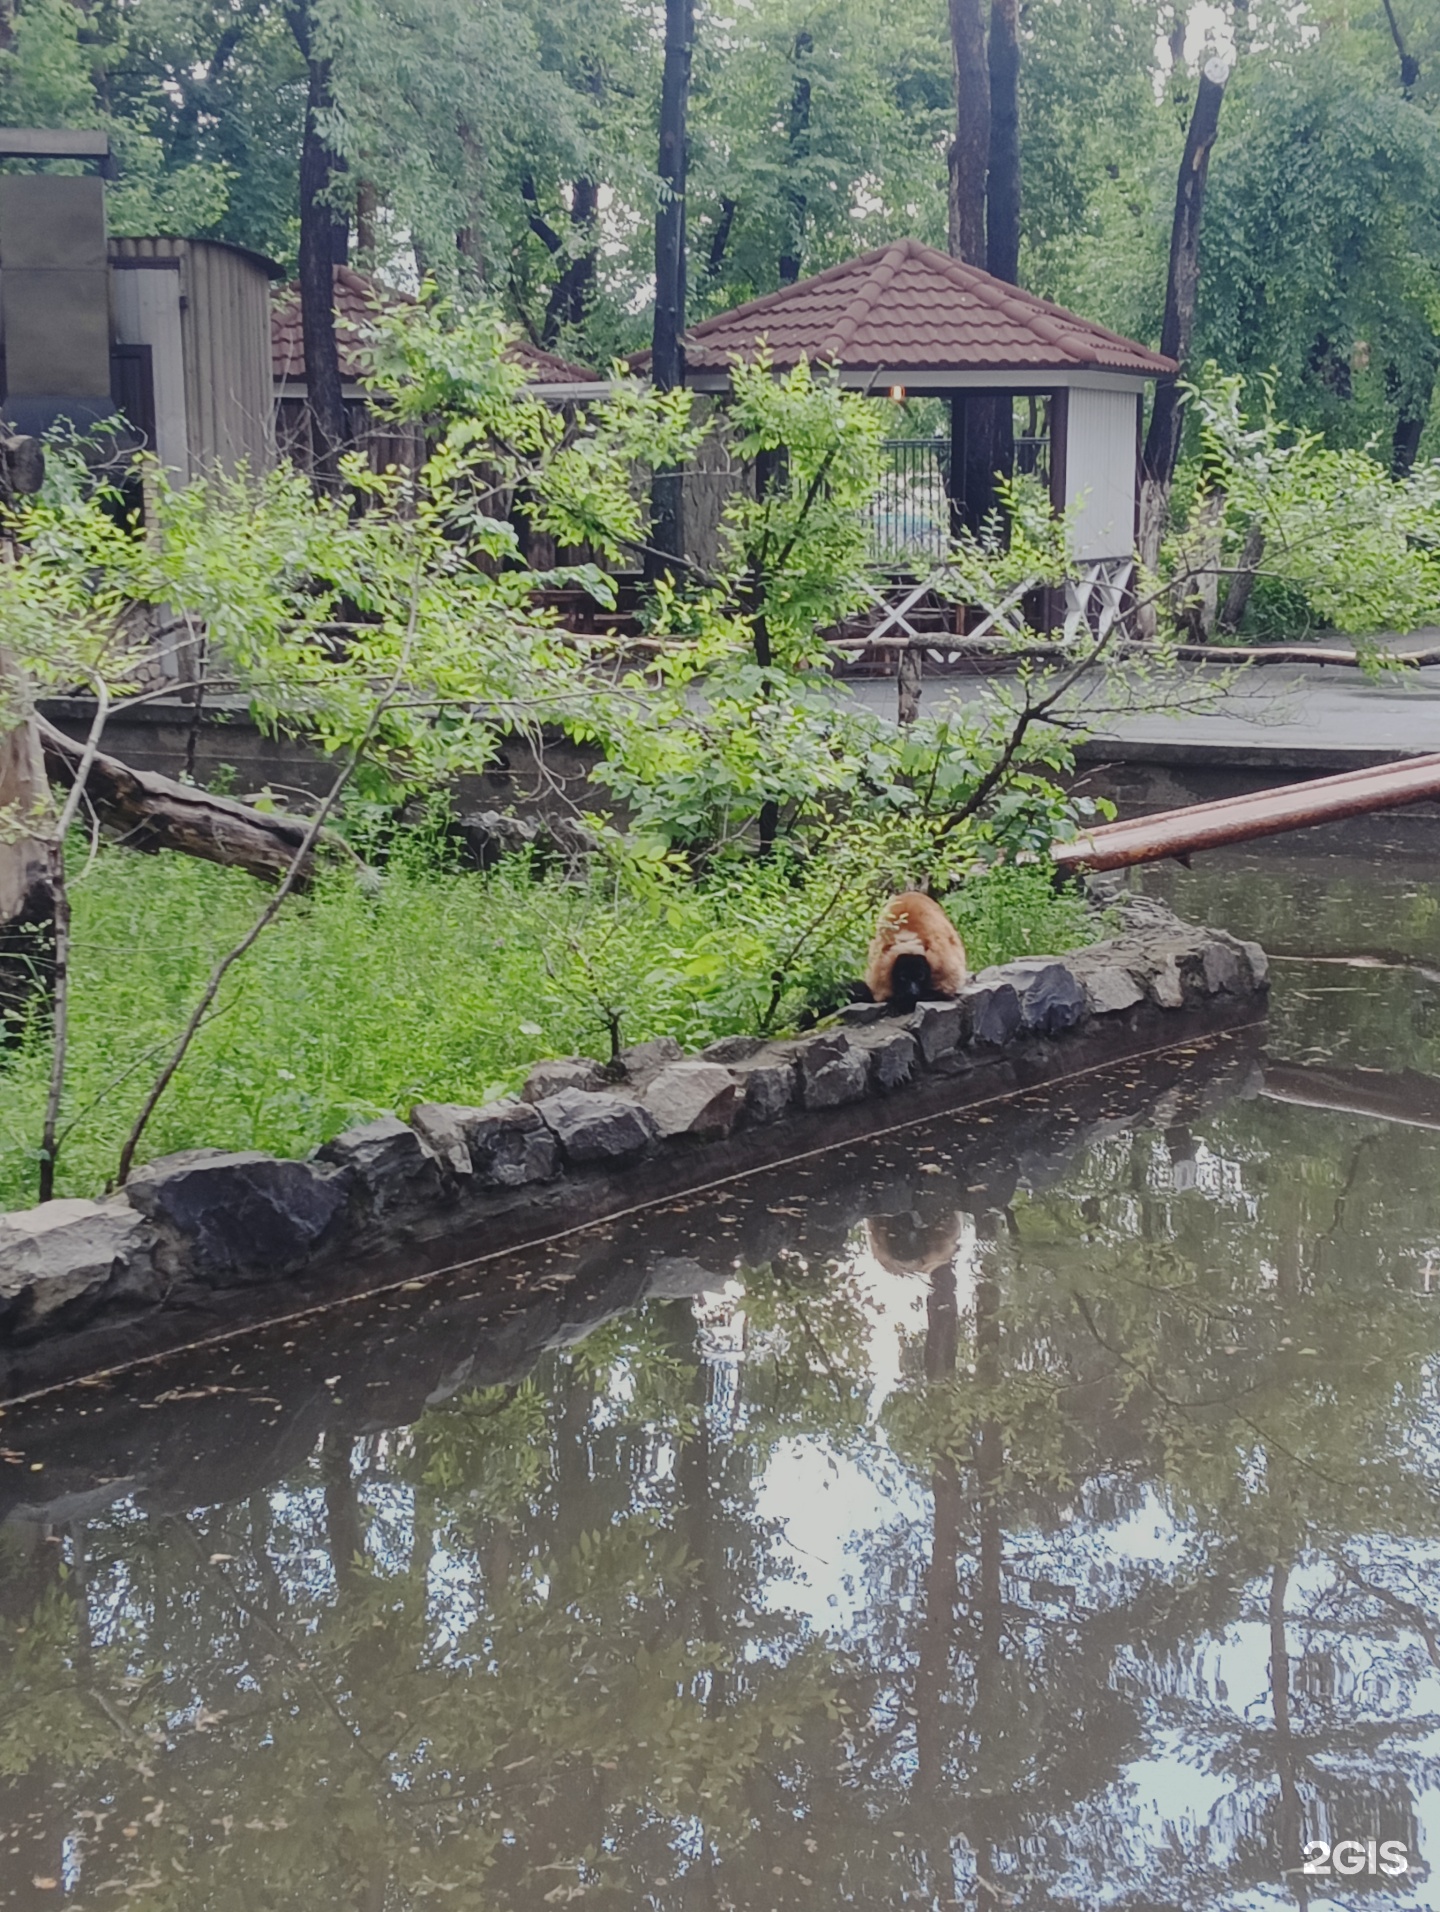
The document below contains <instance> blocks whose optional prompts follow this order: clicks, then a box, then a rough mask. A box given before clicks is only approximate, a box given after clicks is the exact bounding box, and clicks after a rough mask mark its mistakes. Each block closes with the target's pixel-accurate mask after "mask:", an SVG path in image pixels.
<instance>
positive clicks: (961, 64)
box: [950, 0, 990, 266]
mask: <svg viewBox="0 0 1440 1912" xmlns="http://www.w3.org/2000/svg"><path fill="white" fill-rule="evenodd" d="M950 50H951V52H952V54H953V55H954V59H955V138H954V140H953V141H952V142H951V146H950V256H951V258H952V259H965V260H967V261H968V262H969V263H970V264H971V265H975V266H983V265H984V263H985V180H986V175H987V173H988V171H989V168H990V69H989V65H988V63H987V59H986V53H985V22H984V20H983V19H982V17H981V13H980V0H950Z"/></svg>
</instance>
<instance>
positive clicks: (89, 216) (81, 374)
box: [0, 174, 110, 433]
mask: <svg viewBox="0 0 1440 1912" xmlns="http://www.w3.org/2000/svg"><path fill="white" fill-rule="evenodd" d="M0 325H3V332H4V345H5V381H6V400H5V413H6V416H7V417H8V418H9V419H10V420H11V422H12V423H13V424H14V425H15V426H16V427H17V428H18V429H19V430H21V431H25V432H35V433H39V432H43V431H45V430H46V429H48V427H49V426H50V425H52V424H53V423H54V422H55V420H56V419H57V418H59V417H62V416H63V417H68V418H69V419H71V420H72V422H73V423H74V424H76V425H77V426H81V427H84V426H85V425H88V424H91V423H93V422H94V421H95V420H96V419H99V418H103V417H105V416H107V415H108V413H109V411H110V306H109V289H108V282H107V277H106V269H105V188H104V185H103V184H102V182H101V181H100V180H98V179H65V178H55V177H51V176H49V175H40V176H33V175H25V174H18V175H15V176H13V177H9V178H4V179H0Z"/></svg>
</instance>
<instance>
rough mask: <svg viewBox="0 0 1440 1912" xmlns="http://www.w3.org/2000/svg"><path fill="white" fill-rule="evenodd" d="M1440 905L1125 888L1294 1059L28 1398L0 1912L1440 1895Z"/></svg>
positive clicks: (808, 1173)
mask: <svg viewBox="0 0 1440 1912" xmlns="http://www.w3.org/2000/svg"><path fill="white" fill-rule="evenodd" d="M1382 852H1383V853H1382ZM1437 873H1440V857H1436V856H1432V855H1431V853H1430V850H1429V845H1428V840H1427V839H1426V838H1425V837H1424V836H1420V835H1417V833H1416V832H1415V831H1414V830H1413V829H1412V830H1410V831H1409V833H1408V834H1407V833H1406V832H1405V831H1404V830H1401V829H1399V827H1398V826H1397V827H1396V831H1395V832H1394V833H1393V834H1392V835H1391V836H1389V837H1386V836H1385V835H1384V834H1383V833H1375V832H1371V833H1369V834H1365V833H1361V834H1359V835H1358V836H1357V837H1356V838H1355V839H1354V840H1353V841H1352V842H1351V843H1350V846H1349V848H1348V849H1345V848H1343V846H1342V851H1341V852H1339V853H1335V854H1331V855H1320V854H1318V853H1316V852H1315V851H1314V850H1312V848H1311V847H1310V846H1308V845H1306V844H1304V843H1296V844H1294V845H1292V846H1291V847H1290V848H1289V849H1287V850H1285V851H1283V852H1280V851H1276V850H1273V849H1272V850H1270V851H1267V852H1261V853H1258V854H1256V855H1254V856H1237V857H1235V858H1232V859H1228V860H1222V859H1219V858H1216V859H1212V860H1210V861H1209V862H1207V863H1206V864H1205V866H1204V867H1203V868H1200V867H1197V869H1196V870H1195V871H1194V872H1193V873H1191V874H1188V875H1185V874H1177V875H1174V876H1169V875H1167V876H1165V877H1163V878H1160V879H1155V878H1151V879H1149V880H1150V882H1151V883H1152V886H1162V885H1163V887H1165V888H1166V889H1167V890H1169V891H1170V893H1171V894H1173V895H1174V896H1175V897H1176V899H1177V901H1178V902H1179V903H1180V904H1181V906H1182V907H1183V908H1185V909H1187V910H1189V911H1190V912H1192V913H1193V914H1195V915H1208V916H1209V917H1210V919H1211V920H1213V921H1217V922H1226V923H1228V924H1230V925H1231V926H1232V927H1235V928H1237V929H1241V930H1244V931H1247V932H1250V933H1258V934H1260V935H1262V937H1263V938H1264V939H1265V940H1266V941H1267V942H1268V943H1269V944H1270V945H1271V946H1272V947H1273V948H1275V949H1277V950H1279V951H1282V952H1285V953H1286V954H1287V955H1288V956H1293V957H1296V958H1305V959H1307V960H1293V961H1292V960H1284V961H1281V962H1278V963H1277V965H1276V979H1277V986H1276V994H1275V1002H1274V1008H1273V1013H1272V1017H1271V1021H1270V1026H1269V1028H1268V1029H1265V1030H1261V1031H1258V1032H1254V1033H1252V1034H1249V1035H1240V1036H1236V1037H1232V1038H1227V1039H1226V1040H1224V1041H1223V1042H1220V1043H1217V1044H1215V1045H1213V1046H1210V1047H1202V1048H1200V1049H1198V1050H1196V1051H1194V1052H1192V1053H1190V1054H1188V1055H1185V1056H1181V1057H1178V1058H1172V1059H1170V1060H1169V1061H1167V1062H1166V1063H1165V1064H1164V1065H1162V1066H1159V1067H1156V1068H1154V1069H1151V1070H1149V1071H1142V1070H1139V1069H1130V1070H1127V1071H1123V1072H1120V1073H1119V1074H1117V1075H1116V1076H1114V1077H1111V1078H1109V1079H1107V1080H1105V1081H1092V1082H1090V1083H1087V1084H1081V1085H1077V1086H1076V1087H1075V1088H1074V1089H1073V1091H1072V1092H1071V1093H1069V1094H1068V1095H1067V1096H1066V1097H1065V1099H1064V1102H1063V1105H1059V1104H1057V1103H1054V1102H1051V1103H1049V1104H1047V1103H1046V1102H1045V1101H1044V1100H1032V1101H1029V1102H1027V1103H1026V1104H1024V1105H1023V1106H1022V1107H1021V1108H1019V1109H1017V1110H1016V1111H1015V1112H1014V1113H1013V1115H1012V1116H1008V1117H1007V1118H1006V1119H1005V1120H1004V1121H1003V1122H1001V1121H996V1120H993V1119H990V1120H987V1119H985V1118H983V1117H981V1118H969V1119H957V1120H952V1121H948V1122H944V1121H942V1122H935V1123H932V1124H930V1125H928V1126H927V1127H926V1128H925V1129H923V1130H916V1131H913V1132H910V1133H909V1134H907V1135H904V1136H896V1137H892V1138H890V1139H888V1140H886V1141H885V1142H883V1143H880V1144H877V1145H875V1146H873V1147H871V1148H870V1149H868V1150H865V1151H851V1152H849V1153H847V1154H845V1155H840V1156H834V1157H830V1158H823V1159H820V1160H816V1161H813V1162H811V1163H809V1164H808V1165H806V1167H805V1169H804V1170H803V1171H802V1172H795V1173H792V1174H790V1175H788V1176H770V1177H766V1178H763V1179H761V1180H757V1181H756V1182H755V1183H754V1184H753V1185H747V1186H744V1187H741V1188H738V1189H736V1190H733V1191H731V1192H730V1193H729V1194H728V1195H726V1196H724V1197H723V1198H720V1199H707V1200H705V1201H697V1202H693V1203H688V1204H681V1205H679V1206H678V1207H677V1208H676V1209H674V1210H672V1211H670V1212H668V1213H666V1214H663V1215H660V1216H655V1217H651V1218H647V1219H646V1220H645V1222H644V1224H643V1225H629V1226H619V1225H617V1226H616V1227H613V1228H608V1229H605V1230H603V1231H599V1232H597V1233H596V1234H595V1235H594V1236H593V1237H590V1238H584V1239H580V1240H576V1241H573V1242H571V1243H569V1244H567V1245H566V1246H565V1247H564V1248H563V1249H557V1250H555V1251H553V1252H552V1253H550V1254H548V1255H547V1256H545V1257H541V1258H536V1259H535V1260H533V1261H531V1262H530V1263H528V1264H521V1263H519V1262H517V1263H515V1264H514V1265H513V1268H512V1269H511V1271H510V1274H511V1276H512V1278H510V1279H507V1280H506V1281H505V1282H504V1284H503V1285H500V1286H497V1285H496V1283H495V1281H494V1279H493V1278H492V1279H491V1280H490V1281H489V1282H488V1283H487V1285H486V1287H485V1288H484V1290H483V1291H482V1292H481V1293H478V1294H472V1293H470V1292H468V1291H467V1288H466V1285H465V1283H464V1282H462V1281H456V1280H449V1281H440V1282H436V1283H433V1284H431V1285H430V1286H428V1287H426V1288H424V1289H417V1290H415V1291H413V1292H410V1293H401V1294H397V1295H395V1296H392V1297H390V1298H388V1299H387V1300H386V1301H385V1302H384V1303H383V1304H371V1305H369V1306H367V1307H365V1308H357V1309H350V1310H346V1311H343V1312H341V1313H338V1314H336V1315H334V1316H332V1317H329V1318H328V1319H326V1320H325V1321H324V1322H323V1323H320V1324H311V1325H310V1326H308V1327H305V1328H303V1329H302V1328H299V1327H296V1328H292V1329H290V1330H288V1331H278V1332H272V1333H270V1334H269V1335H266V1336H260V1337H256V1338H254V1339H252V1340H249V1341H246V1342H244V1343H240V1344H236V1345H235V1346H234V1347H232V1348H231V1349H229V1350H227V1351H225V1352H224V1353H223V1354H220V1355H215V1356H209V1357H206V1358H205V1360H204V1362H203V1363H202V1362H199V1361H197V1360H196V1359H195V1358H194V1357H192V1358H190V1359H189V1360H188V1361H180V1360H175V1361H172V1362H170V1363H168V1364H166V1365H162V1366H160V1367H158V1368H155V1369H153V1370H149V1371H147V1372H145V1373H144V1374H142V1375H138V1376H135V1377H132V1378H131V1379H129V1380H128V1381H125V1382H123V1383H114V1384H111V1385H108V1386H105V1387H99V1388H88V1389H83V1388H82V1389H74V1390H71V1391H70V1392H69V1393H68V1394H65V1395H63V1396H59V1397H56V1398H54V1399H52V1400H50V1401H49V1402H46V1403H41V1404H37V1405H35V1406H33V1407H29V1408H19V1409H12V1410H11V1411H10V1412H9V1413H8V1414H6V1415H5V1416H4V1417H3V1418H0V1450H3V1451H0V1522H3V1524H0V1833H3V1837H0V1905H3V1906H7V1907H9V1906H24V1907H49V1906H56V1905H58V1904H61V1903H71V1904H77V1905H83V1906H87V1907H88V1906H94V1907H98V1908H106V1907H112V1906H123V1905H127V1904H131V1905H134V1904H138V1905H141V1906H145V1907H156V1908H171V1907H173V1908H176V1909H177V1912H180V1909H181V1908H183V1909H184V1912H210V1909H211V1908H214V1909H215V1912H221V1909H222V1908H223V1909H224V1912H230V1909H231V1908H234V1912H268V1909H269V1908H275V1909H276V1912H280V1909H281V1908H283V1909H284V1912H292V1909H293V1912H300V1909H301V1908H303V1909H304V1912H312V1909H314V1912H318V1909H319V1908H327V1909H328V1908H332V1907H334V1908H356V1909H357V1912H358V1909H361V1908H363V1909H365V1912H399V1909H400V1908H406V1909H407V1912H408V1908H412V1907H414V1908H428V1907H431V1906H438V1907H455V1908H461V1907H463V1908H476V1909H477V1912H478V1909H479V1908H485V1909H486V1912H492V1909H494V1912H503V1909H506V1908H512V1907H525V1908H531V1907H536V1908H538V1907H542V1906H547V1905H551V1906H554V1905H558V1906H564V1905H585V1906H594V1907H597V1908H605V1909H606V1912H611V1908H614V1909H615V1912H618V1909H619V1908H622V1907H624V1908H630V1907H635V1906H641V1907H655V1908H665V1909H666V1912H670V1909H671V1908H674V1909H675V1912H680V1909H681V1908H684V1909H685V1912H689V1908H701V1907H704V1908H707V1909H709V1908H714V1909H715V1912H723V1909H724V1908H729V1907H734V1908H745V1909H746V1912H762V1909H764V1912H779V1909H780V1908H786V1909H788V1908H791V1907H795V1908H800V1907H804V1908H806V1909H807V1912H810V1909H812V1908H818V1907H829V1906H857V1907H867V1908H868V1907H874V1908H895V1907H936V1908H940V1907H951V1906H956V1905H959V1906H967V1907H980V1908H986V1912H995V1909H997V1908H1002V1907H1007V1906H1015V1907H1021V1908H1026V1909H1027V1912H1028V1909H1034V1912H1039V1909H1040V1908H1058V1907H1077V1908H1078V1907H1110V1906H1115V1907H1125V1908H1135V1909H1137V1912H1138V1909H1139V1908H1152V1907H1153V1908H1158V1907H1167V1908H1169V1907H1174V1908H1177V1909H1178V1908H1185V1912H1192V1909H1194V1908H1210V1907H1217V1908H1218V1907H1227V1908H1228V1907H1235V1908H1240V1907H1247V1908H1248V1907H1260V1906H1268V1905H1272V1904H1284V1903H1289V1902H1294V1903H1297V1904H1302V1905H1304V1904H1310V1905H1316V1904H1321V1903H1329V1904H1335V1905H1343V1906H1354V1905H1358V1904H1360V1903H1361V1902H1362V1901H1366V1900H1371V1899H1374V1900H1383V1902H1384V1903H1386V1904H1390V1905H1394V1906H1397V1907H1398V1906H1407V1907H1432V1906H1435V1905H1436V1904H1440V1895H1437V1893H1436V1889H1435V1888H1434V1887H1433V1886H1432V1883H1431V1871H1432V1867H1434V1866H1435V1864H1436V1862H1437V1858H1440V1404H1437V1387H1436V1378H1435V1377H1436V1373H1437V1355H1440V1299H1437V1297H1436V1295H1435V1293H1434V1292H1433V1291H1434V1290H1435V1288H1436V1286H1437V1269H1440V1194H1437V1171H1440V1132H1437V1130H1440V1091H1437V1090H1436V1089H1435V1088H1434V1086H1433V1085H1432V1084H1431V1082H1430V1081H1429V1079H1428V1078H1429V1077H1431V1076H1436V1075H1440V924H1437V920H1436V912H1437V896H1440V891H1437V888H1436V877H1437ZM1355 955H1360V956H1364V957H1368V958H1372V959H1373V962H1372V963H1371V964H1370V965H1369V966H1367V967H1362V968H1356V967H1353V966H1350V965H1348V964H1341V963H1336V962H1331V961H1316V960H1313V959H1314V958H1317V957H1334V956H1346V957H1353V956H1355ZM1381 965H1383V966H1381ZM1267 1066H1268V1067H1269V1070H1270V1076H1269V1092H1268V1093H1267V1092H1265V1084H1266V1075H1265V1070H1266V1067H1267ZM1317 1104H1324V1105H1328V1106H1316V1105H1317ZM990 1113H991V1114H992V1115H993V1112H990ZM1426 1123H1434V1124H1435V1125H1436V1126H1435V1127H1434V1128H1427V1127H1426V1126H1424V1124H1426ZM1307 1840H1315V1841H1321V1842H1324V1849H1325V1851H1326V1852H1327V1853H1328V1851H1329V1848H1330V1847H1331V1846H1332V1845H1335V1844H1336V1843H1337V1842H1338V1843H1339V1849H1338V1854H1337V1857H1338V1860H1339V1863H1340V1866H1341V1871H1340V1873H1338V1874H1337V1873H1335V1872H1334V1871H1333V1870H1332V1873H1331V1876H1330V1878H1329V1879H1328V1880H1327V1879H1326V1878H1325V1877H1323V1876H1316V1875H1310V1876H1307V1875H1306V1874H1305V1873H1304V1872H1303V1871H1302V1870H1301V1869H1300V1868H1301V1867H1302V1865H1303V1863H1304V1856H1305V1847H1304V1842H1305V1841H1307ZM1372 1841H1373V1842H1374V1844H1373V1847H1372V1845H1371V1844H1370V1842H1372ZM1350 1842H1355V1843H1353V1844H1352V1843H1350ZM1386 1842H1394V1843H1393V1844H1391V1845H1390V1846H1389V1848H1388V1852H1387V1846H1386ZM1310 1850H1311V1853H1312V1855H1316V1856H1318V1849H1317V1848H1314V1847H1312V1848H1311V1849H1310ZM1401 1862H1403V1864H1404V1866H1405V1868H1406V1869H1405V1870H1404V1871H1403V1872H1401V1871H1399V1869H1398V1868H1399V1865H1400V1863H1401ZM1357 1864H1358V1866H1359V1870H1358V1872H1353V1873H1352V1872H1351V1871H1349V1870H1347V1868H1350V1867H1352V1866H1354V1865H1357ZM1386 1868H1388V1874H1389V1875H1393V1876H1388V1875H1387V1870H1386Z"/></svg>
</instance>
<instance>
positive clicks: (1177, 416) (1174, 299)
mask: <svg viewBox="0 0 1440 1912" xmlns="http://www.w3.org/2000/svg"><path fill="white" fill-rule="evenodd" d="M1228 78H1229V68H1228V67H1227V66H1226V64H1225V62H1224V61H1223V60H1211V61H1210V62H1209V63H1208V65H1207V66H1206V68H1205V71H1204V72H1203V73H1202V74H1201V76H1200V85H1199V88H1198V90H1197V91H1196V94H1195V109H1194V111H1193V112H1192V113H1191V115H1190V130H1189V132H1188V133H1187V134H1186V136H1185V152H1184V155H1183V157H1182V158H1181V161H1180V177H1179V180H1178V182H1177V184H1176V188H1175V217H1174V220H1173V222H1172V225H1171V228H1170V269H1169V272H1168V274H1167V277H1166V281H1165V320H1164V324H1163V325H1162V326H1161V329H1160V350H1161V351H1162V352H1163V353H1165V355H1166V357H1167V358H1173V359H1175V360H1177V361H1178V363H1179V365H1180V372H1181V373H1183V371H1184V369H1185V361H1186V359H1187V357H1188V356H1189V352H1190V339H1191V335H1192V333H1193V332H1194V329H1195V300H1196V296H1197V294H1198V292H1199V289H1200V225H1201V220H1202V218H1203V216H1204V211H1205V181H1206V176H1207V174H1208V173H1209V169H1210V153H1211V150H1212V148H1213V147H1214V145H1215V135H1216V133H1217V132H1218V131H1219V127H1220V106H1221V102H1222V101H1223V100H1224V98H1225V82H1226V80H1227V79H1228ZM1183 425H1184V400H1183V398H1182V395H1181V391H1180V373H1173V374H1171V375H1170V376H1169V377H1166V378H1162V379H1160V380H1159V382H1158V384H1157V385H1156V388H1155V403H1154V407H1153V409H1152V410H1151V413H1150V428H1149V430H1148V431H1147V432H1146V434H1145V449H1144V451H1143V452H1142V454H1141V459H1140V560H1141V563H1142V564H1143V565H1144V567H1145V568H1146V570H1148V571H1151V572H1153V571H1154V569H1155V567H1156V564H1157V563H1158V562H1159V557H1160V540H1161V538H1162V537H1163V536H1164V533H1165V520H1166V516H1167V514H1168V511H1169V505H1170V485H1171V482H1172V480H1173V479H1174V476H1175V465H1176V461H1177V460H1178V459H1179V456H1180V434H1181V430H1182V427H1183ZM1139 623H1140V627H1141V628H1140V635H1141V636H1142V637H1153V635H1154V629H1155V613H1154V607H1153V604H1151V605H1147V606H1146V607H1145V608H1144V610H1143V611H1142V614H1141V617H1140V619H1139Z"/></svg>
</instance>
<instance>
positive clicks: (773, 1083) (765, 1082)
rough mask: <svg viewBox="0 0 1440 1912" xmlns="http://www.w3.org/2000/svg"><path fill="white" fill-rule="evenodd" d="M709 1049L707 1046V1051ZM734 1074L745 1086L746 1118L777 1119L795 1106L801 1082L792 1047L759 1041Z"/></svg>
mask: <svg viewBox="0 0 1440 1912" xmlns="http://www.w3.org/2000/svg"><path fill="white" fill-rule="evenodd" d="M730 1040H732V1041H737V1042H739V1041H748V1040H749V1038H748V1037H738V1036H737V1037H732V1038H730ZM713 1047H714V1045H713V1044H712V1048H713ZM709 1053H710V1051H709V1050H707V1051H706V1054H707V1055H708V1054H709ZM734 1075H735V1079H736V1081H737V1082H739V1083H740V1084H741V1085H742V1087H743V1088H744V1090H745V1106H744V1116H745V1120H746V1121H747V1122H755V1123H765V1122H778V1121H779V1120H780V1118H781V1116H782V1115H786V1114H788V1112H789V1111H790V1110H791V1109H792V1108H793V1107H794V1105H795V1095H796V1090H797V1087H798V1084H797V1080H796V1075H795V1058H794V1052H793V1050H791V1049H788V1048H787V1049H781V1048H771V1047H767V1046H766V1044H764V1043H763V1042H762V1043H757V1044H756V1046H755V1050H754V1052H753V1054H752V1056H751V1059H750V1060H748V1061H744V1062H738V1063H737V1064H736V1065H735V1067H734Z"/></svg>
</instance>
